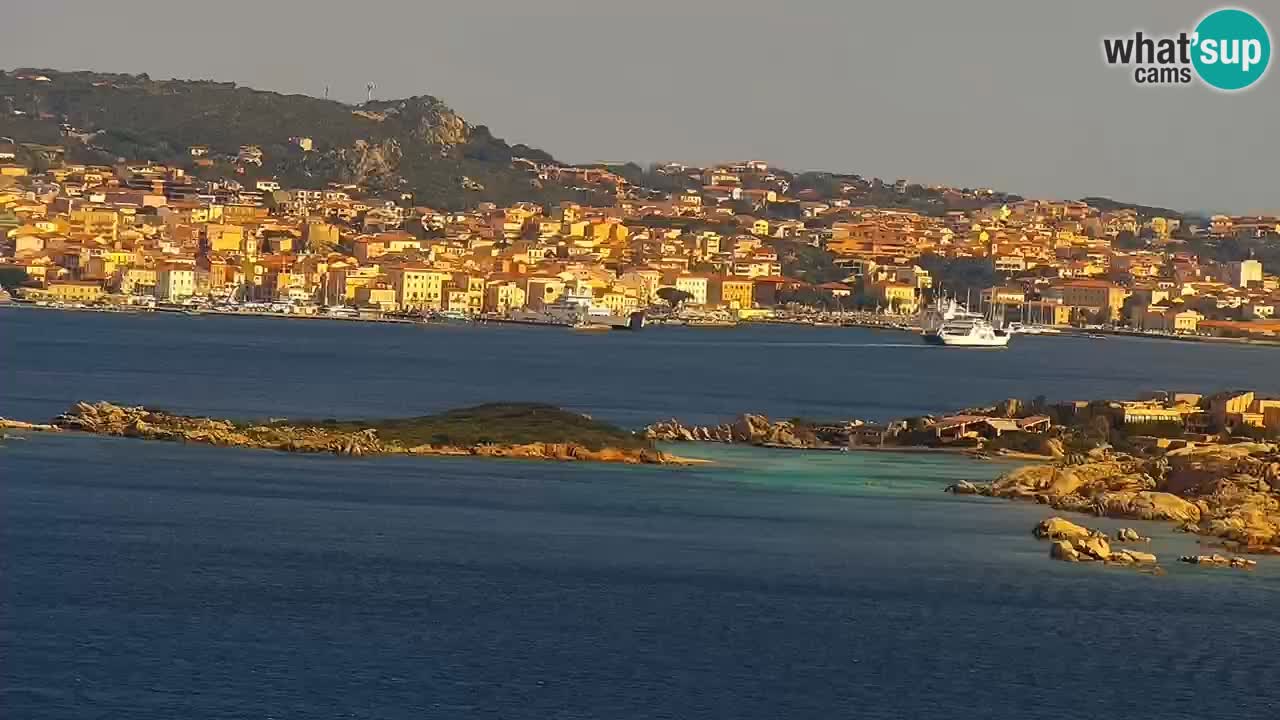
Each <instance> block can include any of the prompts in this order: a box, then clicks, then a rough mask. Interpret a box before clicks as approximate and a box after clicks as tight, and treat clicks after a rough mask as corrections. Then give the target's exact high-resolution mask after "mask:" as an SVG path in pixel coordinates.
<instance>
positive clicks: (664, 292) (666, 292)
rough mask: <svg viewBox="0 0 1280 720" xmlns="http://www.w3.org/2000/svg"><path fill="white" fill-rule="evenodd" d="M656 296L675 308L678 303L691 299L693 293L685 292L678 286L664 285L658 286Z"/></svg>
mask: <svg viewBox="0 0 1280 720" xmlns="http://www.w3.org/2000/svg"><path fill="white" fill-rule="evenodd" d="M658 297H660V298H662V299H663V300H665V301H666V303H667V304H668V305H670V306H671V308H672V309H675V308H676V306H678V305H679V304H680V303H682V302H685V301H686V300H692V299H693V293H689V292H686V291H684V290H681V289H679V288H673V287H664V288H658Z"/></svg>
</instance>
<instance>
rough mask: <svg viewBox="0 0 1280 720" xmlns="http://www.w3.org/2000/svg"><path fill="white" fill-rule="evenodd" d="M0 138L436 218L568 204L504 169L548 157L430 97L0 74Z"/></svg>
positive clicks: (88, 75)
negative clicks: (330, 185)
mask: <svg viewBox="0 0 1280 720" xmlns="http://www.w3.org/2000/svg"><path fill="white" fill-rule="evenodd" d="M0 136H4V137H11V138H13V139H15V140H16V141H18V142H20V143H24V142H25V143H41V144H50V145H62V146H63V147H65V148H66V157H67V159H68V160H70V161H78V162H91V163H114V162H116V161H117V160H118V159H119V158H125V159H128V160H131V161H137V160H150V161H154V162H160V163H167V164H174V165H179V166H182V167H188V168H192V169H193V170H194V171H195V172H196V173H197V174H200V175H202V176H210V175H213V176H217V175H220V174H221V175H227V176H229V177H235V178H237V179H239V180H241V181H244V180H255V179H263V178H276V179H278V180H279V181H280V182H282V183H283V184H285V185H288V186H295V187H322V186H323V185H324V184H325V183H327V182H342V183H360V184H362V185H366V186H368V187H370V188H371V189H372V190H374V191H377V192H395V193H397V194H398V193H399V192H412V193H413V194H414V199H415V201H416V202H418V203H420V204H428V205H435V206H440V207H462V206H466V205H472V204H474V203H476V202H479V201H482V200H490V201H494V202H499V203H506V202H514V201H517V200H535V201H539V200H546V201H553V200H557V199H561V198H568V197H575V196H574V195H573V191H570V190H568V189H566V188H563V187H559V186H556V185H553V184H546V185H543V184H541V183H537V182H536V181H535V180H534V179H533V178H531V176H530V175H529V174H528V173H527V172H525V171H523V170H520V169H517V168H513V167H512V164H511V159H512V157H513V156H515V157H524V158H529V159H533V160H536V161H540V162H548V161H552V158H551V156H550V155H548V154H547V153H545V152H542V151H541V150H537V149H534V148H529V147H526V146H523V145H509V144H507V143H506V142H504V141H503V140H502V139H500V138H496V137H494V136H493V135H492V134H491V133H490V132H489V130H488V128H486V127H485V126H483V125H473V124H471V123H469V122H467V121H466V120H464V119H463V118H462V117H461V116H459V115H458V114H457V113H455V112H454V111H453V110H452V109H450V108H449V106H447V105H445V104H444V103H443V102H441V101H440V100H438V99H436V98H434V97H431V96H429V95H421V96H417V97H411V98H405V99H402V100H390V101H381V100H375V101H373V102H369V103H364V104H361V105H347V104H344V103H340V102H336V101H332V100H322V99H319V98H314V97H307V96H305V95H282V94H280V93H274V92H263V91H260V90H253V89H251V88H246V87H240V86H237V85H236V84H235V83H219V82H209V81H196V80H152V79H150V78H149V77H148V76H146V75H118V74H105V73H94V72H57V71H53V70H31V69H20V70H13V71H9V72H0ZM297 137H307V138H311V140H312V142H313V148H312V149H311V150H310V151H307V150H304V149H303V148H302V147H300V146H299V145H298V143H296V142H293V141H292V140H291V139H292V138H297ZM198 145H203V146H207V147H208V148H209V158H210V159H211V160H212V161H213V162H212V165H211V166H209V167H201V168H195V167H194V159H193V158H192V156H191V153H190V148H191V146H198ZM245 145H254V146H257V147H259V148H261V150H262V165H261V166H260V167H259V166H256V165H252V164H251V165H248V166H247V167H246V166H245V165H244V164H243V163H242V164H240V170H241V172H237V171H236V170H237V168H236V166H235V163H234V160H235V158H236V156H237V154H238V153H239V150H240V148H241V146H245Z"/></svg>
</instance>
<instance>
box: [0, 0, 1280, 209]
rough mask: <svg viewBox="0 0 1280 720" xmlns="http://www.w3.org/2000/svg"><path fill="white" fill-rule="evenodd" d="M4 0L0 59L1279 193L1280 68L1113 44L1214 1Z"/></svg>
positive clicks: (713, 137) (761, 145)
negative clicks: (1176, 64) (1200, 77)
mask: <svg viewBox="0 0 1280 720" xmlns="http://www.w3.org/2000/svg"><path fill="white" fill-rule="evenodd" d="M1253 2H1254V4H1253V5H1252V6H1250V5H1247V4H1244V5H1241V4H1236V5H1235V6H1236V7H1245V8H1247V9H1251V10H1253V11H1254V13H1255V15H1258V16H1260V17H1261V18H1262V20H1263V22H1265V23H1267V24H1268V26H1269V28H1270V29H1271V36H1272V39H1273V41H1274V40H1275V39H1276V36H1277V34H1278V33H1277V30H1280V2H1277V1H1276V0H1253ZM7 5H9V6H8V7H6V8H2V9H0V18H3V21H4V25H5V26H7V27H8V28H9V31H8V32H6V33H4V34H3V37H0V68H5V69H13V68H16V67H50V68H55V69H61V70H74V69H90V70H100V71H110V72H130V73H139V72H146V73H149V74H150V75H151V76H152V77H155V78H168V77H177V78H201V79H214V80H222V81H234V82H237V83H240V84H242V85H248V86H251V87H257V88H261V89H267V90H276V91H280V92H292V93H304V94H309V95H316V96H323V95H324V93H325V88H326V87H328V88H329V90H330V96H331V97H333V98H335V99H340V100H346V101H360V100H363V99H364V96H365V84H366V83H368V82H374V83H376V84H377V87H376V89H375V96H376V97H379V98H384V99H385V98H397V97H404V96H408V95H417V94H430V95H435V96H437V97H439V98H440V99H442V100H444V101H445V102H446V103H448V104H449V105H451V106H452V107H453V108H454V109H455V110H457V111H458V112H459V113H461V114H462V116H463V117H464V118H466V119H467V120H468V121H469V122H472V123H474V124H484V125H488V126H489V128H490V129H491V130H492V131H493V132H494V133H495V134H496V135H498V136H500V137H503V138H504V139H506V140H507V141H509V142H512V143H516V142H523V143H527V144H529V145H533V146H535V147H541V148H543V149H545V150H547V151H549V152H551V153H552V154H553V155H555V156H556V157H557V158H558V159H561V160H564V161H568V162H596V161H616V160H634V161H637V162H640V163H642V164H643V163H649V162H655V161H668V160H670V161H679V162H686V163H691V164H705V163H713V162H720V161H732V160H745V159H761V160H767V161H769V162H770V163H771V164H774V165H778V166H782V167H785V168H787V169H790V170H830V171H837V172H854V173H859V174H862V175H866V176H877V177H881V178H886V179H890V180H892V179H897V178H907V179H909V180H910V181H912V182H920V183H924V184H931V183H943V184H950V185H956V186H968V187H991V188H995V189H998V190H1005V191H1008V192H1014V193H1018V194H1022V195H1026V196H1028V197H1044V198H1079V197H1083V196H1087V195H1102V196H1108V197H1114V198H1117V199H1122V200H1126V201H1129V202H1139V203H1146V204H1153V205H1162V206H1167V207H1173V208H1177V209H1180V210H1197V211H1203V210H1212V211H1227V212H1236V213H1250V212H1272V213H1276V212H1280V182H1278V181H1277V179H1276V178H1277V169H1278V168H1280V138H1278V137H1277V132H1276V130H1275V128H1276V127H1280V71H1278V70H1276V69H1275V68H1274V67H1273V68H1271V70H1270V72H1269V73H1268V74H1267V76H1265V77H1264V78H1263V79H1262V80H1261V81H1260V82H1259V83H1258V84H1256V85H1255V86H1254V87H1252V88H1251V89H1249V90H1247V91H1244V92H1237V93H1223V92H1216V91H1213V90H1211V89H1209V88H1206V87H1204V86H1201V85H1198V84H1196V85H1190V86H1163V87H1159V86H1156V87H1152V86H1145V87H1144V86H1139V85H1137V84H1135V83H1134V82H1133V79H1132V72H1131V70H1126V69H1124V68H1117V67H1109V66H1107V65H1106V64H1105V63H1104V61H1103V54H1102V38H1103V37H1120V36H1124V35H1132V33H1133V32H1134V31H1135V30H1139V29H1141V30H1144V31H1145V32H1147V33H1169V34H1173V33H1176V32H1178V31H1181V30H1191V29H1192V28H1193V27H1194V26H1195V24H1196V22H1197V21H1198V20H1199V18H1201V17H1203V16H1204V15H1205V14H1207V13H1208V12H1210V11H1212V10H1214V9H1216V8H1217V7H1220V6H1218V5H1215V4H1212V3H1209V2H1189V1H1187V0H1126V1H1124V2H1116V1H1114V0H1075V1H1073V2H1060V1H1057V0H966V1H965V2H944V1H942V0H934V1H932V2H924V1H921V0H898V1H895V2H889V1H888V0H882V1H880V2H863V1H860V0H825V1H818V0H785V1H778V0H774V1H773V2H762V1H761V0H633V1H632V2H625V3H624V2H614V1H613V0H463V1H459V0H454V1H453V2H448V3H437V2H433V1H432V0H360V1H359V2H354V3H330V2H324V1H322V0H218V2H215V3H206V2H200V3H197V2H190V1H188V0H165V1H164V2H156V1H153V0H118V1H117V2H111V3H103V2H100V1H98V0H40V1H39V2H17V3H12V4H7ZM22 28H29V29H30V31H22V30H21V29H22ZM15 30H17V31H16V32H15ZM1277 63H1280V60H1275V59H1273V61H1272V63H1271V64H1272V65H1275V64H1277Z"/></svg>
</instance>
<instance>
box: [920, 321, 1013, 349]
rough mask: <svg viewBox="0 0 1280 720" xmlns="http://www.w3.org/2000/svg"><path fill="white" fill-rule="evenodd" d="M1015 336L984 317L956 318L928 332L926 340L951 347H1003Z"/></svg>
mask: <svg viewBox="0 0 1280 720" xmlns="http://www.w3.org/2000/svg"><path fill="white" fill-rule="evenodd" d="M1011 337H1013V336H1012V335H1010V334H1009V333H1008V332H1006V331H1004V330H1002V329H999V328H997V327H995V326H994V325H992V324H991V323H989V322H987V321H986V320H983V319H982V318H977V319H971V318H965V319H956V320H952V321H950V322H947V323H944V324H943V325H942V327H940V328H938V329H937V330H936V331H934V332H932V333H926V334H925V336H924V339H925V342H929V343H934V344H938V345H946V346H949V347H987V348H1002V347H1005V346H1007V345H1008V344H1009V338H1011Z"/></svg>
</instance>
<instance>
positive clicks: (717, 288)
mask: <svg viewBox="0 0 1280 720" xmlns="http://www.w3.org/2000/svg"><path fill="white" fill-rule="evenodd" d="M755 286H756V284H755V281H753V280H752V279H751V278H744V277H735V276H731V275H730V276H724V277H718V278H715V280H714V281H713V282H712V283H711V285H710V290H711V296H710V298H709V300H710V301H711V304H712V305H717V306H720V307H726V308H729V309H730V310H746V309H750V308H751V307H752V306H753V305H754V304H755Z"/></svg>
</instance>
